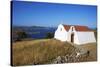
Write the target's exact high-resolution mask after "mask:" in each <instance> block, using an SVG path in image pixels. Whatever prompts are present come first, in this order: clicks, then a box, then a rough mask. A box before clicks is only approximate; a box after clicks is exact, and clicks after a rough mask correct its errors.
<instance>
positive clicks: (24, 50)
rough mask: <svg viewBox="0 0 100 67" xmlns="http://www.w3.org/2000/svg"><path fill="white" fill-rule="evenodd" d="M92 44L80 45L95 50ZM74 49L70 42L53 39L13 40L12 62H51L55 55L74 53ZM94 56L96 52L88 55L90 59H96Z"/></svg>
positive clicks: (20, 63) (27, 63) (21, 63)
mask: <svg viewBox="0 0 100 67" xmlns="http://www.w3.org/2000/svg"><path fill="white" fill-rule="evenodd" d="M93 44H94V45H91V44H88V45H86V46H85V45H84V46H81V47H82V48H87V49H89V50H90V51H93V52H95V50H96V44H95V43H93ZM75 50H76V48H75V47H74V46H72V45H71V44H70V43H67V42H60V41H58V40H55V39H40V40H31V41H20V42H15V43H13V45H12V51H13V53H12V59H13V61H12V63H13V65H29V64H34V65H35V64H49V63H52V61H53V59H55V58H56V57H58V56H65V55H71V54H72V53H75ZM90 53H91V52H90ZM95 58H96V52H95V53H94V54H93V57H92V58H91V57H89V59H91V61H93V60H96V59H95ZM80 59H82V58H80ZM83 59H84V58H83ZM89 59H88V60H89ZM88 60H87V61H88ZM81 61H83V60H81ZM85 61H86V60H85Z"/></svg>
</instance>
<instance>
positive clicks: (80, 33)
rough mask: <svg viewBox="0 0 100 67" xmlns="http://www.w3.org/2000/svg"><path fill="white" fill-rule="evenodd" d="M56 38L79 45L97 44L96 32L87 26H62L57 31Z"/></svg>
mask: <svg viewBox="0 0 100 67" xmlns="http://www.w3.org/2000/svg"><path fill="white" fill-rule="evenodd" d="M54 38H55V39H57V40H60V41H68V42H71V43H74V44H78V45H81V44H86V43H93V42H96V39H95V35H94V32H93V31H92V30H90V29H89V28H88V27H87V26H79V25H63V24H60V25H59V26H58V28H57V30H56V31H55V34H54Z"/></svg>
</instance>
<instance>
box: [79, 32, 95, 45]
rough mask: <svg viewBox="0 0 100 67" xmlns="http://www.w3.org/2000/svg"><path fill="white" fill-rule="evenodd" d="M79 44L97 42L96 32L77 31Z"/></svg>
mask: <svg viewBox="0 0 100 67" xmlns="http://www.w3.org/2000/svg"><path fill="white" fill-rule="evenodd" d="M77 36H78V40H79V43H78V44H86V43H92V42H96V39H95V36H94V32H77Z"/></svg>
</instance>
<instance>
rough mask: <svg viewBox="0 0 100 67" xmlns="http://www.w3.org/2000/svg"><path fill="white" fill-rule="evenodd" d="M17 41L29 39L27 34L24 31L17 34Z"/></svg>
mask: <svg viewBox="0 0 100 67" xmlns="http://www.w3.org/2000/svg"><path fill="white" fill-rule="evenodd" d="M17 36H18V37H17V41H20V40H22V39H24V38H27V34H26V32H24V31H18V32H17Z"/></svg>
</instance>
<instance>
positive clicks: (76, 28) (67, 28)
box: [63, 25, 91, 31]
mask: <svg viewBox="0 0 100 67" xmlns="http://www.w3.org/2000/svg"><path fill="white" fill-rule="evenodd" d="M63 26H64V28H65V30H66V31H68V30H69V29H70V27H71V26H74V27H75V30H76V31H91V30H90V29H89V28H88V27H87V26H79V25H63Z"/></svg>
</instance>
